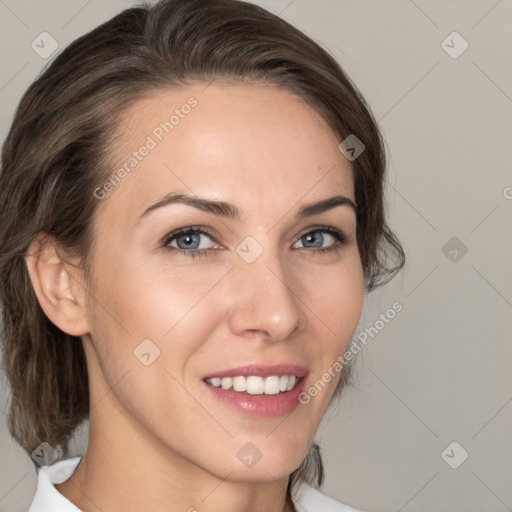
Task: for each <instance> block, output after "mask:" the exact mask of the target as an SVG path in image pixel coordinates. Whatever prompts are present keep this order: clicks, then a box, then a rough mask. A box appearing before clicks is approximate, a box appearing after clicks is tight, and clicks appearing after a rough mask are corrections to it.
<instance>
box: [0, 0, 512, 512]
mask: <svg viewBox="0 0 512 512" xmlns="http://www.w3.org/2000/svg"><path fill="white" fill-rule="evenodd" d="M255 3H258V4H260V5H262V6H263V7H266V8H268V9H269V10H271V11H272V12H274V13H276V14H280V15H281V16H282V17H283V18H285V19H286V20H288V21H290V22H291V23H293V24H295V25H296V26H298V27H299V28H301V29H302V30H304V31H305V32H306V33H307V34H308V35H310V36H312V37H313V38H315V39H316V40H317V41H319V42H320V43H321V44H322V45H323V46H324V47H325V48H326V49H328V50H329V51H330V52H331V53H332V54H333V55H334V56H335V57H336V58H337V59H338V60H339V61H340V63H341V64H342V66H343V67H344V69H345V70H346V71H347V72H348V74H349V76H350V77H351V78H352V79H353V80H354V82H355V83H356V84H357V86H358V87H359V88H360V89H361V91H362V93H363V95H365V97H366V98H367V100H368V101H369V103H370V105H371V107H372V109H373V111H374V113H375V116H376V118H377V119H378V120H379V124H380V126H381V129H382V131H383V133H384V136H385V139H386V142H387V145H388V150H389V157H390V164H389V183H388V204H389V208H388V210H389V219H390V221H391V224H392V227H393V229H394V230H395V231H396V233H397V234H398V236H399V237H400V239H401V240H402V242H403V245H404V248H405V250H406V253H407V257H408V262H407V266H406V268H405V269H404V270H403V271H402V273H401V274H400V275H399V277H397V278H395V280H394V281H393V282H391V283H390V284H388V285H387V286H386V287H384V288H382V289H380V290H378V291H376V292H374V293H372V294H370V295H369V296H368V297H367V300H366V303H365V307H364V311H363V315H362V318H361V322H360V326H359V329H360V330H361V331H362V330H364V329H365V328H367V327H369V326H375V322H376V321H377V320H378V318H379V315H380V314H381V313H385V312H386V310H387V309H388V308H390V307H391V305H392V304H393V303H394V302H395V301H399V302H400V303H401V304H402V305H403V310H402V311H401V312H400V313H398V314H397V315H396V316H395V318H394V319H393V320H392V321H390V322H389V323H388V324H386V325H385V327H384V328H382V329H379V330H378V331H379V332H378V334H377V335H374V337H373V338H371V337H369V342H368V344H367V346H366V347H365V348H364V350H362V352H361V353H360V354H359V356H358V357H359V358H358V362H357V371H356V376H357V379H358V386H357V388H354V389H350V390H349V391H348V392H347V394H346V395H345V397H344V398H343V400H342V401H341V403H340V404H339V406H337V407H333V408H331V409H330V410H329V411H328V413H327V414H326V417H325V418H324V422H323V424H322V428H321V429H320V431H319V432H318V436H317V439H318V441H319V442H320V444H321V446H322V448H323V455H324V460H325V464H326V473H327V476H326V483H325V485H324V487H323V489H322V491H323V492H324V493H326V494H328V495H330V496H332V497H334V498H336V499H338V500H340V501H342V502H344V503H347V504H350V505H352V506H354V507H357V508H359V509H362V510H364V511H367V512H387V511H390V512H391V511H392V512H399V511H404V512H413V511H429V512H441V511H450V512H459V511H466V512H470V511H475V512H477V511H478V512H481V511H485V512H502V511H506V510H512V485H511V481H512V441H511V436H510V434H511V426H512V403H511V402H512V372H510V366H511V365H510V362H511V355H512V348H511V344H510V334H511V332H512V321H511V317H512V315H511V313H512V273H511V272H510V263H511V252H512V251H511V248H512V229H511V219H512V188H507V187H512V173H511V160H512V158H511V156H510V148H511V143H510V136H511V135H512V62H511V52H510V50H511V46H512V31H511V30H510V27H511V25H512V23H511V22H512V2H511V1H510V0H508V1H507V0H501V1H496V0H491V1H483V0H481V1H468V0H465V1H462V0H459V1H450V2H447V1H440V0H438V1H427V0H415V1H414V2H413V1H412V0H393V1H391V0H387V1H377V0H372V1H365V2H362V1H356V0H323V1H312V0H309V1H307V0H292V1H290V0H282V1H281V0H265V1H264V0H259V1H257V2H255ZM133 4H135V2H133V3H132V5H133ZM129 5H130V2H128V1H120V0H117V1H115V0H108V1H107V0H101V1H100V0H89V1H86V0H80V1H78V0H76V1H75V0H73V1H70V0H60V1H57V0H52V1H49V0H46V1H44V2H41V1H15V0H0V29H1V30H0V39H1V46H0V52H1V64H2V68H1V69H2V72H1V77H0V105H1V114H0V137H1V138H2V139H3V138H4V136H5V134H6V132H7V129H8V126H9V123H10V120H11V116H12V113H13V111H14V107H15V105H16V104H17V102H18V101H19V99H20V97H21V94H22V92H23V91H24V90H25V88H26V87H27V86H28V85H29V83H30V82H31V81H32V80H33V79H34V78H35V77H36V75H37V74H38V73H39V72H40V70H41V69H42V67H43V66H44V64H45V63H46V62H47V60H45V59H43V58H41V57H40V56H39V55H38V54H37V53H35V51H34V50H32V48H31V42H32V41H33V40H34V39H36V37H37V36H38V35H39V34H40V33H41V32H43V31H47V32H49V33H50V34H51V35H52V36H53V37H54V38H55V39H56V40H57V41H58V43H59V47H60V48H62V47H63V46H65V45H66V44H67V43H69V42H70V41H71V40H73V39H74V38H76V37H77V36H79V35H81V34H83V33H85V32H86V31H88V30H89V29H91V28H93V27H94V26H96V25H97V24H99V23H100V22H102V21H104V20H106V19H107V18H109V17H111V16H112V15H114V14H115V13H116V12H118V11H120V10H122V9H123V8H125V7H127V6H129ZM454 31H457V32H458V33H459V34H460V35H461V36H462V37H463V38H464V40H466V41H467V43H468V44H469V46H468V48H467V50H466V51H464V52H463V53H462V54H461V55H460V56H458V57H457V58H452V57H451V56H450V55H449V54H448V53H447V51H445V49H447V50H449V51H451V52H452V54H453V52H457V51H459V50H460V49H461V48H462V46H461V41H460V40H457V39H454V38H453V36H451V37H449V38H448V40H447V42H446V43H444V44H443V41H444V40H445V39H446V38H447V37H448V36H449V35H450V34H451V33H452V32H454ZM446 45H449V46H452V48H451V49H450V48H447V47H446ZM453 237H456V240H455V241H452V242H451V244H454V245H448V246H446V244H447V243H448V242H449V241H450V240H451V239H452V238H453ZM445 246H446V247H445ZM464 247H466V248H467V253H465V254H464V255H463V248H464ZM454 250H455V251H456V252H453V251H454ZM6 400H7V391H6V390H5V389H3V390H2V407H3V408H4V409H5V402H6ZM2 412H3V411H2ZM0 416H1V422H2V423H3V421H4V415H3V414H0ZM85 426H86V425H85ZM86 435H87V430H86V429H84V430H82V432H81V434H80V435H78V436H77V438H76V442H75V443H73V447H72V448H73V450H72V451H73V454H77V453H82V452H83V449H84V447H85V442H86ZM454 441H456V442H457V443H458V445H457V446H456V447H455V448H453V450H452V449H451V448H450V449H449V450H448V451H447V452H445V456H444V458H445V460H448V461H450V462H451V464H452V465H457V464H458V463H460V461H461V460H462V459H461V457H462V455H463V454H464V452H463V451H462V450H464V451H465V452H467V453H468V455H469V456H468V458H467V460H465V461H464V462H463V463H462V464H461V465H460V466H459V467H458V468H456V469H454V468H452V467H450V466H449V465H448V463H447V462H445V460H443V457H442V455H441V454H442V453H443V452H444V450H445V449H446V448H447V447H448V446H449V445H450V444H451V443H452V442H454ZM0 450H1V454H2V456H1V462H0V510H2V511H10V512H22V511H25V510H27V509H28V506H29V504H30V502H31V500H32V497H33V493H34V492H35V485H36V475H35V472H34V470H33V465H32V462H31V461H30V459H29V458H28V456H27V455H25V453H24V452H23V451H22V450H21V448H19V447H18V445H16V444H15V442H14V441H13V440H12V439H11V438H10V436H9V434H8V432H7V430H6V429H5V427H3V426H2V428H1V429H0ZM446 454H447V455H446Z"/></svg>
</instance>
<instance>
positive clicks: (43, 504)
mask: <svg viewBox="0 0 512 512" xmlns="http://www.w3.org/2000/svg"><path fill="white" fill-rule="evenodd" d="M81 459H82V456H80V455H77V456H76V457H71V458H69V459H63V460H60V461H59V462H55V463H54V464H52V465H51V466H42V467H41V468H39V471H38V475H37V489H36V493H35V495H34V498H33V500H32V504H31V505H30V508H29V509H28V512H48V511H49V510H51V511H52V512H83V511H82V510H81V509H79V508H78V507H77V506H76V505H74V504H73V503H71V501H69V500H68V499H67V498H65V497H64V495H63V494H61V493H60V492H59V491H57V489H56V488H55V485H54V484H60V483H62V482H64V481H66V480H67V479H68V478H69V477H70V476H71V475H72V474H73V472H74V471H75V469H76V468H77V467H78V464H79V463H80V461H81ZM293 496H294V497H293V503H294V505H295V508H296V509H297V511H298V512H317V511H321V512H360V511H358V510H356V509H353V508H351V507H349V506H347V505H343V504H342V503H340V502H339V501H336V500H334V499H333V498H330V497H328V496H325V495H324V494H322V493H321V492H319V491H317V490H316V489H314V488H313V487H311V486H309V485H308V484H307V483H305V482H300V483H298V484H297V487H296V489H295V492H294V493H293Z"/></svg>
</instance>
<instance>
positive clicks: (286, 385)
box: [205, 375, 296, 395]
mask: <svg viewBox="0 0 512 512" xmlns="http://www.w3.org/2000/svg"><path fill="white" fill-rule="evenodd" d="M205 380H206V382H208V383H209V384H211V385H212V386H215V387H217V388H220V387H222V389H231V388H233V390H234V391H241V392H243V391H247V393H249V394H250V395H262V394H265V395H276V394H277V393H279V392H284V391H290V389H292V388H293V386H294V385H295V380H296V379H295V375H272V376H271V377H265V378H263V377H259V376H257V375H251V376H249V377H212V378H208V379H205Z"/></svg>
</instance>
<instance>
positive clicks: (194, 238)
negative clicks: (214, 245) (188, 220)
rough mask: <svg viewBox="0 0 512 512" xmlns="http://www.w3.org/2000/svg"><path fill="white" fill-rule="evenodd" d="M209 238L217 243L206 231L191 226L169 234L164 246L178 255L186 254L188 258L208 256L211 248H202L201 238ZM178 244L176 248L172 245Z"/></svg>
mask: <svg viewBox="0 0 512 512" xmlns="http://www.w3.org/2000/svg"><path fill="white" fill-rule="evenodd" d="M202 237H208V238H210V239H211V240H213V241H215V239H214V238H213V236H212V235H211V234H210V233H208V231H206V230H205V229H203V228H201V227H199V226H189V227H186V228H182V229H179V230H178V231H174V232H172V233H169V234H168V235H167V236H166V237H165V239H164V240H163V244H162V246H163V247H165V248H166V249H167V250H168V251H169V252H176V253H177V254H184V255H186V256H192V257H193V258H194V257H195V256H207V255H208V253H207V252H206V251H207V250H208V249H211V247H204V245H203V246H201V238H202ZM172 243H176V245H177V247H176V246H173V245H171V244H172Z"/></svg>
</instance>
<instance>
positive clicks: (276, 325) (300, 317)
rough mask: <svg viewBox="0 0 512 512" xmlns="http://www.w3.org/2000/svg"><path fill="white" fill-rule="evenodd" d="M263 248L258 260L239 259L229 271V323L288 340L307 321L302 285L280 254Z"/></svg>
mask: <svg viewBox="0 0 512 512" xmlns="http://www.w3.org/2000/svg"><path fill="white" fill-rule="evenodd" d="M269 252H270V251H268V250H266V251H264V252H263V254H261V255H260V256H259V257H258V258H257V259H256V260H255V261H253V262H252V263H247V262H246V261H244V260H243V259H241V260H240V261H237V263H236V264H235V268H233V270H232V271H231V272H230V274H231V276H230V279H231V280H232V281H231V289H232V292H233V293H232V294H230V295H231V297H232V309H231V314H230V317H229V324H230V327H231V330H232V332H234V333H235V334H238V335H240V336H246V337H247V336H248V333H250V336H254V335H261V336H262V337H263V338H264V339H266V340H267V341H271V342H277V341H282V340H285V339H287V338H289V337H291V336H293V335H295V334H297V333H298V332H300V331H301V330H302V329H303V328H304V327H305V325H306V321H307V318H306V315H305V312H304V307H305V306H304V304H303V302H302V301H301V297H300V295H299V294H300V286H299V283H298V279H297V276H296V275H295V274H294V273H293V271H292V269H290V268H284V267H283V264H282V262H281V261H280V258H279V255H276V254H274V255H269Z"/></svg>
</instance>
